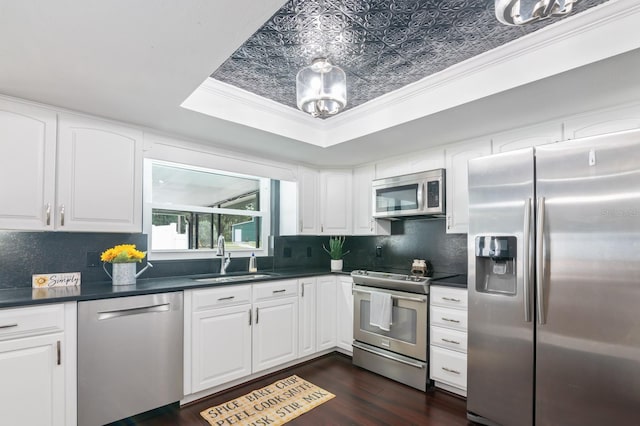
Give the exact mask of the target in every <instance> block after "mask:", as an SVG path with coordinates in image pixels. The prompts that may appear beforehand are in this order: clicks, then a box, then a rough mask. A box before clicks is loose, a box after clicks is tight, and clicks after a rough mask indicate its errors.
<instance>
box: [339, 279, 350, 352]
mask: <svg viewBox="0 0 640 426" xmlns="http://www.w3.org/2000/svg"><path fill="white" fill-rule="evenodd" d="M352 287H353V279H352V278H351V277H345V276H339V277H338V292H337V303H336V311H337V312H336V318H337V346H338V347H339V348H340V349H343V350H345V351H347V352H348V353H353V291H352Z"/></svg>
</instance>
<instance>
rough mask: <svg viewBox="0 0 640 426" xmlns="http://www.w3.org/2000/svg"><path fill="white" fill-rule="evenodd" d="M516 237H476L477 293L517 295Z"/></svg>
mask: <svg viewBox="0 0 640 426" xmlns="http://www.w3.org/2000/svg"><path fill="white" fill-rule="evenodd" d="M516 260H517V258H516V237H514V236H482V237H476V291H479V292H482V293H500V294H516V271H515V267H516Z"/></svg>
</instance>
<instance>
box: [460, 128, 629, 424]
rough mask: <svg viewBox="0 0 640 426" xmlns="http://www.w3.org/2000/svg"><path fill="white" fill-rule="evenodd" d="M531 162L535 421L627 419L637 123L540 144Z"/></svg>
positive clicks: (615, 421)
mask: <svg viewBox="0 0 640 426" xmlns="http://www.w3.org/2000/svg"><path fill="white" fill-rule="evenodd" d="M536 166H537V169H536V180H537V196H538V197H539V198H542V197H544V203H541V204H543V205H544V212H538V214H539V215H540V214H542V213H544V221H543V222H544V228H543V229H542V231H543V232H542V233H541V241H539V242H538V243H541V244H542V247H539V249H540V250H539V251H540V253H541V254H542V259H538V261H539V262H540V261H541V262H542V263H541V264H539V265H538V268H537V269H538V271H539V272H540V273H541V274H542V276H540V277H539V278H541V280H540V284H541V285H542V288H541V289H540V290H541V291H540V294H542V295H543V297H542V300H541V301H540V302H542V303H541V305H540V310H541V314H542V315H543V318H541V319H540V320H541V321H539V322H538V325H537V331H536V339H537V347H536V415H535V419H536V424H539V425H556V424H557V425H560V424H561V425H580V426H586V425H607V424H609V425H622V424H625V425H626V424H637V423H638V414H639V409H640V374H639V373H638V372H640V315H638V306H640V281H639V279H638V277H640V132H637V131H635V132H625V133H618V134H612V135H606V136H602V137H595V138H588V139H582V140H576V141H572V142H567V143H562V144H556V145H547V146H543V147H540V148H537V149H536ZM470 334H471V333H470Z"/></svg>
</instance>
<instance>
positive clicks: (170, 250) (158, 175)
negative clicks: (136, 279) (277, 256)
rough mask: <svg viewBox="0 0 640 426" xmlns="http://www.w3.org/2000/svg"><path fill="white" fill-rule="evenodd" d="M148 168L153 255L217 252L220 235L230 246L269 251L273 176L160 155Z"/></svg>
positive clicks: (147, 207) (147, 163)
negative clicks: (175, 160) (178, 161)
mask: <svg viewBox="0 0 640 426" xmlns="http://www.w3.org/2000/svg"><path fill="white" fill-rule="evenodd" d="M145 173H146V174H145V232H147V233H148V234H149V241H150V258H155V259H170V258H197V257H211V256H212V251H215V249H216V247H217V241H218V237H219V236H220V235H223V236H224V239H225V248H226V250H228V251H232V252H240V253H242V252H245V255H247V256H248V255H250V254H251V253H256V254H265V253H266V240H267V236H268V235H269V229H268V228H269V217H270V215H269V210H270V206H269V198H270V194H269V191H270V180H269V179H265V178H260V177H255V176H247V175H240V174H236V173H229V172H223V171H218V170H207V169H203V168H199V167H191V166H185V165H181V164H175V163H168V162H163V161H156V160H145ZM263 251H264V252H263ZM261 252H263V253H261ZM241 255H242V254H241Z"/></svg>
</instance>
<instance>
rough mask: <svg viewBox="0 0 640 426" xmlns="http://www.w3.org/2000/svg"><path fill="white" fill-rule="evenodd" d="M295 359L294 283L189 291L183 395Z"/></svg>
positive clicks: (295, 298) (295, 299) (295, 303)
mask: <svg viewBox="0 0 640 426" xmlns="http://www.w3.org/2000/svg"><path fill="white" fill-rule="evenodd" d="M297 357H298V291H297V281H296V280H287V281H272V282H265V283H260V284H254V285H237V286H233V285H231V286H223V287H215V288H205V289H198V290H188V291H185V368H184V371H185V383H184V393H185V395H190V394H193V393H196V392H200V391H204V390H206V389H210V388H214V387H216V386H220V385H223V384H225V383H228V382H231V381H233V380H236V379H240V378H242V377H246V376H249V375H251V374H252V373H256V372H258V371H261V370H264V369H267V368H270V367H273V366H276V365H279V364H283V363H286V362H288V361H292V360H295V359H296V358H297Z"/></svg>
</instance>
